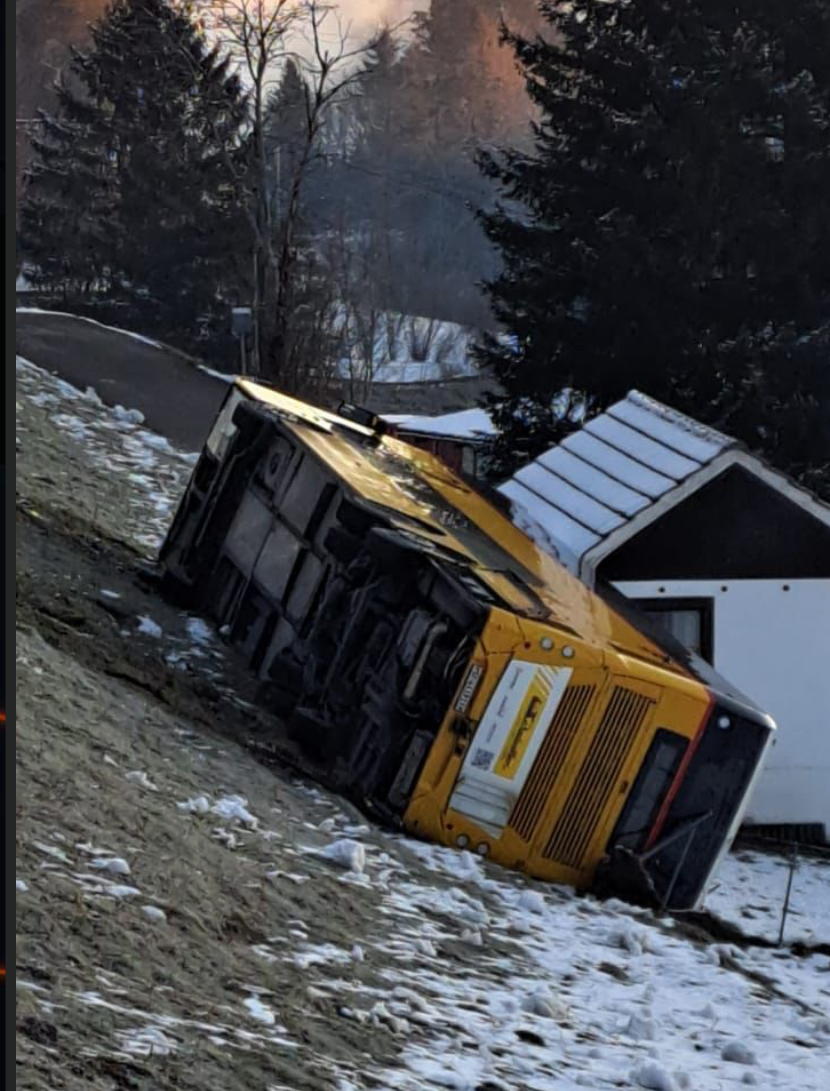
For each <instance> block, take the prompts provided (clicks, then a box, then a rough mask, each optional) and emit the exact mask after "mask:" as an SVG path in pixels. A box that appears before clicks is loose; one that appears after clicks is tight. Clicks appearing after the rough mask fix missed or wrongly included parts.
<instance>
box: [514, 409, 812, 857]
mask: <svg viewBox="0 0 830 1091" xmlns="http://www.w3.org/2000/svg"><path fill="white" fill-rule="evenodd" d="M500 488H501V492H502V493H503V494H504V495H505V496H506V497H507V498H509V500H510V501H511V504H512V506H513V517H514V520H515V521H516V522H517V523H518V524H519V525H520V526H522V527H523V529H525V530H526V531H527V532H528V533H529V534H530V535H531V537H533V538H535V539H536V540H537V541H538V542H539V544H541V545H543V546H544V547H545V548H548V549H552V550H554V551H555V552H556V554H557V555H558V556H559V558H560V560H561V561H562V562H563V563H564V564H565V565H566V566H567V567H568V568H570V569H571V571H573V572H574V573H575V574H576V575H578V576H579V577H580V578H581V579H582V580H584V581H585V582H586V583H587V584H589V585H591V586H592V585H593V584H594V583H595V582H596V581H597V580H605V581H609V582H611V583H613V584H614V585H616V587H617V588H618V589H619V590H621V591H622V592H623V593H624V594H625V595H627V596H628V597H629V598H631V599H634V600H636V601H637V602H638V604H639V605H640V606H641V608H643V609H644V610H645V611H646V612H647V613H649V614H651V615H653V616H654V617H655V619H657V620H659V621H660V622H661V623H662V624H663V625H664V626H665V627H666V628H668V629H669V630H670V631H672V632H673V633H674V635H675V636H677V637H679V638H680V639H681V640H682V641H683V642H684V643H685V644H686V645H687V646H688V647H690V648H692V649H693V650H694V651H696V652H697V653H699V654H700V655H702V656H703V657H704V658H706V659H708V660H709V661H710V662H711V663H712V664H713V665H714V666H715V668H716V669H717V670H718V671H719V672H720V673H721V674H723V675H724V676H725V677H726V678H728V679H729V680H730V681H731V682H733V683H734V684H735V685H736V686H738V687H739V688H741V689H742V690H743V691H744V692H745V693H747V694H748V695H749V696H751V697H752V698H753V699H754V700H755V701H757V702H758V703H759V704H761V705H763V706H764V707H765V708H766V709H767V710H768V711H769V713H770V714H771V715H772V716H773V717H774V718H775V720H776V722H777V723H778V726H779V731H778V737H777V739H776V743H775V746H774V747H773V749H772V751H771V753H770V757H769V759H768V762H767V767H766V770H765V773H764V774H763V776H762V779H761V781H760V782H759V785H758V788H757V790H756V793H755V796H754V798H753V801H752V804H751V807H750V820H751V821H752V822H755V823H758V824H764V825H775V826H786V827H805V829H803V830H801V831H800V832H801V833H802V834H806V835H808V836H809V835H811V834H813V833H818V834H819V835H820V829H811V828H810V827H820V826H823V827H824V831H825V836H826V834H827V833H828V832H830V660H828V655H829V654H830V506H828V505H826V504H824V503H822V502H821V501H819V500H818V499H817V498H816V497H815V496H813V495H812V494H810V493H809V492H807V491H806V490H804V489H802V488H800V487H799V486H798V485H796V483H795V482H794V481H792V480H791V479H790V478H788V477H787V476H786V475H785V474H782V473H780V472H778V471H776V470H773V469H772V468H770V467H769V466H768V465H766V463H764V462H763V461H762V460H760V459H758V458H756V457H754V456H753V455H752V454H751V453H750V452H749V451H748V450H747V448H746V447H745V446H744V445H743V444H741V443H739V442H738V441H737V440H735V439H732V438H731V437H729V436H726V435H723V434H722V433H720V432H717V431H715V430H714V429H712V428H708V427H706V426H704V425H702V424H700V423H698V422H697V421H694V420H692V419H690V418H689V417H686V416H684V415H683V414H681V413H678V412H676V411H674V410H672V409H670V408H668V407H667V406H665V405H661V404H660V403H659V402H656V401H654V400H652V399H651V398H648V397H646V396H645V395H643V394H640V393H638V392H637V391H632V392H631V393H630V394H629V395H628V396H627V397H626V398H624V399H623V400H622V401H620V402H618V403H617V404H616V405H613V406H611V408H610V409H608V410H607V412H605V413H603V414H601V415H600V416H597V417H595V418H594V419H592V420H590V421H589V422H588V423H587V424H586V425H585V426H584V427H583V428H582V429H580V430H579V431H578V432H574V433H573V434H572V435H570V436H568V437H567V438H566V439H565V440H564V441H563V442H562V443H560V444H559V445H558V446H557V447H554V448H552V449H551V450H549V451H547V452H545V453H544V454H543V455H541V456H540V457H539V458H537V459H536V460H535V461H534V462H532V463H530V464H529V465H527V466H525V467H523V468H522V469H521V470H519V471H518V473H516V474H515V475H514V476H513V477H512V478H511V479H510V480H509V481H507V482H505V483H504V484H503V485H502V486H501V487H500ZM789 832H798V831H789Z"/></svg>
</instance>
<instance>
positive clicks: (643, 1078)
mask: <svg viewBox="0 0 830 1091" xmlns="http://www.w3.org/2000/svg"><path fill="white" fill-rule="evenodd" d="M631 1078H632V1079H633V1080H634V1082H635V1083H636V1084H637V1085H638V1086H639V1087H646V1088H648V1091H679V1088H678V1084H677V1082H676V1081H675V1080H674V1079H673V1078H672V1076H671V1075H670V1074H669V1073H668V1072H667V1071H666V1070H665V1068H663V1067H662V1065H659V1064H658V1063H657V1062H656V1061H645V1062H644V1063H643V1064H641V1065H639V1067H637V1068H635V1069H634V1071H633V1072H632V1073H631Z"/></svg>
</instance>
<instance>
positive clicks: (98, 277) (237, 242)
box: [20, 0, 246, 347]
mask: <svg viewBox="0 0 830 1091" xmlns="http://www.w3.org/2000/svg"><path fill="white" fill-rule="evenodd" d="M58 95H59V102H58V109H57V111H56V113H55V114H54V115H47V114H44V115H43V116H42V124H41V126H40V132H39V134H38V135H37V137H36V139H35V141H34V145H35V161H34V165H33V167H32V170H31V172H30V175H29V177H28V181H27V187H26V197H25V200H24V202H23V207H22V210H21V233H20V247H21V251H22V254H23V257H24V259H25V260H26V262H27V263H28V264H30V265H31V266H32V267H33V278H34V280H35V281H36V283H37V284H38V285H39V286H40V287H42V288H44V289H47V290H52V291H56V292H59V293H60V295H61V297H62V301H63V302H64V303H65V304H67V305H76V306H77V305H83V303H84V302H89V301H95V302H97V303H98V304H99V305H100V304H101V303H105V304H107V305H109V306H110V307H112V308H117V309H118V314H119V315H120V316H122V317H121V318H120V321H122V323H123V324H125V325H126V324H127V323H131V324H133V325H136V326H138V328H139V329H143V330H147V331H148V332H153V333H155V334H157V335H159V336H162V337H165V338H166V339H168V340H170V341H171V342H173V343H178V344H180V345H182V346H183V347H193V346H194V345H195V344H196V343H197V341H198V340H199V337H200V336H203V335H204V332H205V328H206V327H208V328H209V327H211V326H213V327H214V328H215V326H216V324H217V323H219V322H220V321H221V322H222V324H226V322H227V316H226V315H225V314H222V313H221V309H220V297H221V294H222V292H223V291H224V290H227V289H228V288H229V287H231V282H232V281H233V279H234V277H235V275H236V272H235V269H234V267H233V261H232V258H231V257H230V255H232V254H233V253H234V252H237V253H238V252H239V251H240V249H243V248H245V238H246V230H245V223H244V220H243V218H242V214H241V211H240V196H239V187H238V180H237V178H238V169H241V167H242V163H241V161H240V157H241V154H242V153H241V151H240V128H241V126H242V124H243V122H244V118H245V107H246V104H245V97H244V95H243V93H242V90H241V87H240V85H239V81H238V79H237V78H236V76H235V75H233V74H232V73H231V71H230V67H229V63H228V61H227V60H223V59H222V58H220V57H219V56H218V54H217V53H216V52H215V51H211V50H209V49H208V48H207V47H206V46H205V44H204V43H203V41H202V40H201V38H200V36H199V34H198V32H197V29H196V27H195V26H194V25H193V23H192V22H191V21H190V19H189V18H188V16H187V14H186V11H185V10H184V9H182V8H176V7H173V6H172V5H171V4H170V3H168V2H167V0H116V2H115V3H114V4H113V5H112V7H111V8H110V9H109V11H108V12H107V14H106V16H105V17H104V18H103V19H102V20H101V21H100V22H99V23H98V24H97V25H96V26H95V27H94V28H93V31H92V44H91V47H90V49H89V51H88V52H86V53H75V55H74V57H73V60H72V63H71V66H70V71H69V74H68V77H67V78H65V79H64V80H63V81H62V83H61V85H60V87H59V89H58Z"/></svg>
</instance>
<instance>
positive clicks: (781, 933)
mask: <svg viewBox="0 0 830 1091" xmlns="http://www.w3.org/2000/svg"><path fill="white" fill-rule="evenodd" d="M797 862H798V845H797V844H796V843H795V842H793V847H792V852H791V853H790V874H789V876H788V877H787V893H786V895H785V896H784V909H783V912H782V913H781V928H780V930H779V932H778V946H779V947H781V946H782V945H783V943H784V928H785V926H786V924H787V913H788V912H789V909H790V894H791V892H792V889H793V875H795V869H796V865H797Z"/></svg>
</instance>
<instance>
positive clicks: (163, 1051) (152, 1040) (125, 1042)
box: [119, 1027, 176, 1057]
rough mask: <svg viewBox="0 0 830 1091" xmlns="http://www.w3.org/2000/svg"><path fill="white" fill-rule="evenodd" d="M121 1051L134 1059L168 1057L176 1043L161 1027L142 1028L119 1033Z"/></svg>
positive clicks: (174, 1048) (173, 1050)
mask: <svg viewBox="0 0 830 1091" xmlns="http://www.w3.org/2000/svg"><path fill="white" fill-rule="evenodd" d="M119 1037H120V1038H121V1049H122V1050H123V1052H124V1053H128V1054H130V1055H131V1056H134V1057H168V1056H169V1055H170V1054H171V1053H173V1052H175V1050H176V1043H175V1042H174V1041H173V1040H172V1038H168V1036H167V1035H166V1034H165V1033H164V1031H163V1030H161V1029H160V1028H159V1027H140V1028H138V1029H135V1030H125V1031H120V1032H119Z"/></svg>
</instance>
